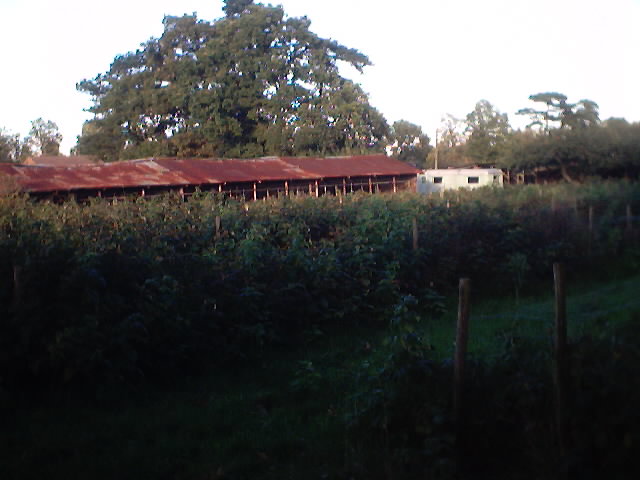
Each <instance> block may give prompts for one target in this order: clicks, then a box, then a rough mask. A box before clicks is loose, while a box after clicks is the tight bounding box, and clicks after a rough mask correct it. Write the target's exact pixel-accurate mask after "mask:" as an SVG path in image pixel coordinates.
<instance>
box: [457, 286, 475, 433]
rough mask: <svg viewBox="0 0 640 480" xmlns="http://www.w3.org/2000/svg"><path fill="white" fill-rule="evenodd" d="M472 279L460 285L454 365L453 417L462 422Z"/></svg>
mask: <svg viewBox="0 0 640 480" xmlns="http://www.w3.org/2000/svg"><path fill="white" fill-rule="evenodd" d="M470 294H471V280H469V279H468V278H461V279H460V283H459V286H458V323H457V325H456V351H455V357H454V365H453V417H454V420H455V421H456V423H458V422H460V420H461V418H462V413H463V395H462V393H463V387H464V367H465V357H466V354H467V342H468V339H469V313H470V306H469V300H470V296H471V295H470Z"/></svg>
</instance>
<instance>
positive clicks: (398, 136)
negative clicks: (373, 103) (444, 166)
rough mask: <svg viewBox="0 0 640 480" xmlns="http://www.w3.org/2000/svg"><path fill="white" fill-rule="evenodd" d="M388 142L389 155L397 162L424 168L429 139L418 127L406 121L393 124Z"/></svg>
mask: <svg viewBox="0 0 640 480" xmlns="http://www.w3.org/2000/svg"><path fill="white" fill-rule="evenodd" d="M389 140H390V150H391V154H392V155H393V156H394V157H396V158H398V160H401V161H403V162H407V163H410V164H412V165H415V166H417V167H423V168H424V167H426V162H427V155H428V154H429V152H430V151H431V146H430V145H429V137H428V136H427V135H425V134H424V133H423V132H422V128H420V126H419V125H416V124H414V123H411V122H408V121H406V120H398V121H397V122H393V126H392V127H391V133H390V139H389Z"/></svg>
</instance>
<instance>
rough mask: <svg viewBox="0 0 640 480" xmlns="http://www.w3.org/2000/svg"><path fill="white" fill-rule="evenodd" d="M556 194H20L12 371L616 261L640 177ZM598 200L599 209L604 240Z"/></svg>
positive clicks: (212, 349)
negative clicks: (415, 241)
mask: <svg viewBox="0 0 640 480" xmlns="http://www.w3.org/2000/svg"><path fill="white" fill-rule="evenodd" d="M543 193H544V192H542V191H541V190H539V189H537V188H532V189H513V190H511V189H505V191H503V192H493V191H487V192H483V191H478V192H474V193H472V192H462V193H460V194H453V196H451V197H448V198H444V199H439V198H438V199H434V198H424V197H418V196H415V195H407V196H384V195H373V196H371V195H366V194H359V195H353V196H347V197H343V198H341V199H339V198H336V197H330V196H325V197H320V198H317V199H316V198H312V197H311V198H310V197H298V198H282V199H271V200H269V201H265V202H258V203H254V204H251V205H247V206H246V209H245V206H244V205H243V204H242V203H239V202H235V201H230V200H229V199H225V198H218V197H212V196H201V197H199V198H193V199H191V200H190V201H189V202H188V203H183V202H182V201H181V200H180V199H179V197H164V198H157V199H146V200H143V199H138V200H135V201H131V202H118V203H117V204H110V203H107V202H104V201H100V200H95V201H93V202H92V203H91V204H89V205H78V204H76V203H74V202H68V203H65V204H63V205H53V204H48V203H32V202H30V201H28V200H26V199H24V198H21V197H4V198H2V199H1V200H0V272H1V275H0V282H2V288H1V289H0V292H2V293H0V317H1V318H2V319H3V320H2V322H0V332H1V333H2V334H1V335H0V344H1V348H0V351H1V352H2V353H1V354H0V355H1V356H0V378H2V382H4V383H7V384H20V383H24V382H27V383H30V382H35V383H36V384H42V383H43V382H45V383H46V382H53V383H59V382H80V383H87V382H88V383H93V382H96V381H99V380H100V379H111V380H113V381H120V379H122V380H131V379H133V378H139V377H140V376H143V375H144V376H146V377H150V378H154V377H155V378H160V377H162V376H164V375H169V374H170V373H171V372H174V373H177V372H179V371H181V370H182V369H184V368H196V366H197V365H204V364H206V360H207V359H216V360H223V359H232V358H235V359H242V358H247V357H248V356H251V355H253V354H255V353H249V352H256V353H258V352H260V350H261V349H262V348H263V347H264V346H266V345H273V344H281V343H289V342H297V341H300V339H301V338H304V336H305V332H307V331H308V329H309V328H310V325H316V326H320V327H322V326H323V325H331V324H336V323H340V322H347V321H348V322H353V323H362V324H367V323H369V322H379V321H381V319H382V318H384V317H385V316H386V315H387V312H390V311H392V310H391V309H392V308H393V307H394V306H395V305H398V303H399V302H400V300H401V299H402V298H405V297H406V296H407V295H410V296H411V298H415V299H416V301H417V302H418V303H419V305H421V307H420V308H421V309H428V308H435V307H436V306H437V305H438V302H439V300H438V293H440V294H441V293H443V292H447V291H449V290H450V289H452V288H454V286H455V285H456V281H457V279H458V278H459V277H460V276H470V277H472V278H474V279H478V280H479V282H478V285H485V286H486V288H488V289H491V290H493V289H496V288H497V289H501V288H502V289H506V290H507V291H513V285H514V283H513V282H515V283H516V288H519V287H520V285H521V284H523V283H524V279H525V278H527V279H535V278H539V277H542V276H544V275H546V273H547V272H548V269H549V266H550V264H551V263H552V262H553V261H556V260H563V261H565V262H567V263H568V264H569V265H573V266H574V268H578V269H579V268H585V266H586V265H587V264H588V263H589V262H586V261H585V258H589V259H590V261H591V262H597V261H600V260H599V259H601V260H602V261H603V262H605V263H607V262H609V259H610V256H611V255H612V254H616V255H617V254H618V253H619V252H621V251H622V250H623V249H624V248H626V246H628V245H629V244H628V242H629V241H631V239H630V237H629V236H628V235H626V234H625V233H624V229H625V222H624V219H623V220H620V215H623V212H624V209H625V202H628V203H629V204H630V205H632V206H633V208H634V209H637V208H640V205H639V204H638V201H639V200H638V192H637V188H635V187H634V186H633V185H631V184H625V183H618V184H615V185H598V184H596V185H593V186H591V187H589V188H588V189H569V188H568V187H565V188H564V189H560V188H558V189H556V192H555V193H554V199H553V202H554V204H555V205H556V210H555V212H553V211H551V210H550V205H551V199H550V197H549V196H547V195H549V194H546V195H542V194H543ZM457 195H460V197H459V201H460V203H458V197H457ZM447 202H448V203H449V204H450V206H449V208H447ZM587 203H589V204H590V205H592V206H594V207H595V211H596V212H597V217H596V220H597V222H596V223H595V224H594V232H593V234H592V238H590V236H589V233H588V232H587V230H586V211H585V209H586V208H587V207H586V205H587ZM576 209H577V210H576ZM216 216H220V217H221V219H222V226H223V228H222V231H220V232H218V233H217V234H216V229H215V217H216ZM414 217H416V218H418V219H419V223H418V225H419V234H420V239H421V240H420V245H419V249H418V250H417V251H414V250H412V249H411V243H412V241H411V236H412V233H411V231H412V227H411V225H412V219H413V218H414ZM581 219H582V220H581ZM505 258H507V259H508V258H511V259H516V258H517V259H518V262H517V265H516V264H515V263H514V262H506V263H505V262H504V261H503V260H504V259H505ZM514 261H515V260H514ZM524 266H526V268H525V267H524ZM516 267H517V269H516V270H514V269H515V268H516ZM514 275H517V276H516V277H514ZM480 289H482V287H480ZM407 298H408V297H407ZM429 306H431V307H429Z"/></svg>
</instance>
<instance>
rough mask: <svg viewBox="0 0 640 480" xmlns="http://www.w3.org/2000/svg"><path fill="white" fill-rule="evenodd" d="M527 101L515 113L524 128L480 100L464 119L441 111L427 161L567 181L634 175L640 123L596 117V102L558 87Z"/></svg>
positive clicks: (639, 160) (639, 163)
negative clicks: (528, 104)
mask: <svg viewBox="0 0 640 480" xmlns="http://www.w3.org/2000/svg"><path fill="white" fill-rule="evenodd" d="M529 100H531V101H532V102H534V104H535V105H536V106H535V107H526V108H522V109H520V110H519V111H518V112H517V113H516V114H517V115H524V116H528V117H529V124H528V125H527V127H526V128H525V129H524V130H514V129H513V128H512V127H511V125H510V124H509V119H508V116H507V114H504V113H500V112H499V111H497V110H496V109H495V108H494V107H493V105H491V103H490V102H488V101H486V100H481V101H479V102H478V103H477V104H476V105H475V108H474V110H473V111H472V112H470V113H469V114H468V115H467V116H466V118H465V119H464V120H461V119H456V118H455V117H453V116H450V115H449V116H447V117H446V118H445V119H443V123H442V126H441V127H440V129H439V132H441V136H440V138H439V139H438V141H437V149H436V150H435V151H433V152H431V153H430V154H429V157H428V160H427V163H428V164H429V166H435V165H436V164H437V166H438V167H441V168H443V167H462V166H469V165H484V166H496V167H500V168H503V169H507V170H511V171H522V172H526V173H529V174H531V175H533V176H536V177H539V178H540V177H541V178H542V179H547V178H548V179H559V178H562V179H564V180H565V181H569V182H573V181H577V180H582V179H584V178H587V177H590V176H599V177H628V178H638V175H639V173H640V123H629V122H627V121H626V120H624V119H620V118H610V119H608V120H605V121H601V120H600V116H599V111H598V104H597V103H596V102H594V101H592V100H588V99H582V100H579V101H577V102H573V103H572V102H569V101H568V97H567V96H566V95H564V94H562V93H558V92H544V93H537V94H534V95H531V96H530V97H529Z"/></svg>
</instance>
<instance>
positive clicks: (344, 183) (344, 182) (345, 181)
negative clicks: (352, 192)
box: [342, 178, 347, 195]
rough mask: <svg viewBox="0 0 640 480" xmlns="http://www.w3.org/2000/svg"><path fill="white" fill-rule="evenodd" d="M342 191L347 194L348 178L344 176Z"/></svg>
mask: <svg viewBox="0 0 640 480" xmlns="http://www.w3.org/2000/svg"><path fill="white" fill-rule="evenodd" d="M342 193H343V194H345V195H346V194H347V179H346V178H343V179H342Z"/></svg>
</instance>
